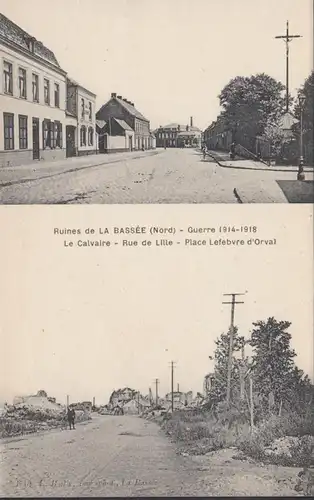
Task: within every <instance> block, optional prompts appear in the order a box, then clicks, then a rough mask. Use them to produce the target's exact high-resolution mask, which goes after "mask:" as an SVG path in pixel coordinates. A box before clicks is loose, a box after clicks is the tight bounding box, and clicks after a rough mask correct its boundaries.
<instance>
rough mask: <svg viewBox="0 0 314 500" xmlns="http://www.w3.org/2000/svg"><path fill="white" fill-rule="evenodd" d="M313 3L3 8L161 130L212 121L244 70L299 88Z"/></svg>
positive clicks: (92, 1)
mask: <svg viewBox="0 0 314 500" xmlns="http://www.w3.org/2000/svg"><path fill="white" fill-rule="evenodd" d="M312 3H313V2H312V0H262V1H260V0H193V2H192V1H191V0H84V1H83V0H81V1H79V0H66V1H65V0H54V1H53V2H50V3H47V2H43V1H42V0H28V1H27V2H25V0H0V10H1V12H3V13H4V14H5V15H6V16H8V17H9V18H11V19H12V20H13V21H14V22H16V23H17V24H18V25H20V26H21V27H22V28H24V29H25V30H26V31H28V32H29V33H31V34H32V35H34V36H35V37H36V38H37V39H39V40H41V41H42V42H43V43H44V44H45V45H47V46H48V47H49V48H50V49H51V50H53V51H54V52H55V54H56V57H57V59H58V60H59V63H60V64H61V66H62V67H63V68H64V69H65V70H66V71H67V72H68V73H69V75H70V76H72V78H74V79H75V80H78V81H79V82H81V84H82V85H84V86H86V87H88V88H89V89H90V90H92V91H93V92H94V93H96V94H97V96H98V97H97V105H98V107H100V106H101V105H102V104H103V103H104V102H106V101H107V99H108V98H109V96H110V93H111V92H117V93H118V94H121V95H123V96H124V97H126V98H127V99H130V100H131V101H133V102H135V104H136V106H137V107H138V109H139V110H140V111H141V112H142V113H143V114H144V115H145V116H146V117H147V118H148V119H150V121H151V127H152V128H155V127H158V126H159V125H160V124H166V123H169V122H173V121H178V122H181V123H187V122H188V120H189V117H190V116H191V115H193V116H194V123H195V124H196V125H198V126H199V127H201V128H205V127H206V126H207V125H209V124H210V123H211V122H212V121H213V120H215V118H216V116H217V114H218V113H219V103H218V99H217V96H218V94H219V92H220V90H221V89H222V88H223V86H224V85H225V84H227V83H228V81H229V80H230V79H231V78H233V77H235V76H237V75H250V74H254V73H258V72H265V73H268V74H269V75H271V76H273V77H274V78H276V79H279V80H281V81H283V82H285V46H284V42H283V41H281V40H275V39H274V36H276V35H284V34H285V29H286V21H287V20H290V27H291V33H293V34H301V35H303V38H301V39H297V40H295V41H293V43H291V80H290V88H291V91H292V92H293V93H295V90H296V88H298V87H299V86H300V85H301V84H302V83H303V81H304V80H305V78H306V77H307V76H308V75H309V73H310V71H311V68H312V67H313V56H312V46H313V41H312V38H313V27H312V20H313V15H312V14H311V5H312Z"/></svg>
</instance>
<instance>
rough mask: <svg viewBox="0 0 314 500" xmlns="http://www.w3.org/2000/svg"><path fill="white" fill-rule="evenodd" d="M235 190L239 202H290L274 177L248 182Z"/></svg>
mask: <svg viewBox="0 0 314 500" xmlns="http://www.w3.org/2000/svg"><path fill="white" fill-rule="evenodd" d="M233 192H234V195H235V197H236V198H237V200H238V202H239V203H288V200H287V198H286V197H285V195H284V193H283V191H282V190H281V189H280V187H279V185H278V184H277V182H276V181H275V180H274V179H269V180H260V181H254V182H248V183H245V184H242V185H241V186H238V187H236V188H234V190H233Z"/></svg>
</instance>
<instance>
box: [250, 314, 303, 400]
mask: <svg viewBox="0 0 314 500" xmlns="http://www.w3.org/2000/svg"><path fill="white" fill-rule="evenodd" d="M253 326H254V328H253V330H252V333H251V340H250V345H251V346H252V347H253V359H252V365H253V378H254V387H255V390H256V391H257V392H258V394H259V398H260V401H261V405H262V407H263V408H264V409H266V408H267V407H268V409H269V410H270V409H272V408H277V409H278V407H279V406H280V405H283V406H285V407H287V408H288V407H289V408H291V402H292V401H294V400H295V398H297V397H299V395H300V389H301V386H302V384H303V383H306V382H304V380H303V378H302V377H303V372H301V371H300V370H298V369H297V367H296V366H295V364H294V357H295V356H296V353H295V351H294V350H293V349H291V347H290V341H291V334H290V333H289V332H288V331H287V330H288V328H290V326H291V323H290V322H289V321H277V320H276V319H275V318H273V317H271V318H268V319H267V321H257V322H256V323H253Z"/></svg>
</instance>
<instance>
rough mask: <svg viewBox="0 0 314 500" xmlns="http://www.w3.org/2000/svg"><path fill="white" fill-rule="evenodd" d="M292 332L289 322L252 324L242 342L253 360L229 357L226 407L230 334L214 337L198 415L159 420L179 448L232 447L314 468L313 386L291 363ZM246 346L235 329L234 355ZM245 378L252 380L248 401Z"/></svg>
mask: <svg viewBox="0 0 314 500" xmlns="http://www.w3.org/2000/svg"><path fill="white" fill-rule="evenodd" d="M290 328H291V323H290V322H288V321H277V320H276V319H275V318H273V317H270V318H268V319H267V320H266V321H257V322H255V323H253V328H252V331H251V335H250V338H249V340H248V341H246V343H249V344H250V346H251V348H252V356H251V359H250V360H249V359H248V358H247V357H245V356H244V357H243V359H242V360H241V361H240V360H239V359H236V356H234V359H233V367H232V384H231V389H232V390H231V402H230V404H229V405H227V403H226V387H227V366H228V354H229V340H230V332H228V333H223V334H222V335H221V336H220V337H219V338H218V339H217V341H216V351H215V362H216V363H215V371H214V377H213V384H212V388H211V390H210V392H209V395H208V400H207V404H205V405H204V406H203V407H202V408H201V409H199V410H198V412H196V411H195V410H194V411H193V412H190V411H181V412H174V413H173V414H172V415H167V417H166V418H163V420H162V426H163V428H164V430H165V432H166V433H168V434H169V436H170V437H171V438H172V439H174V440H175V441H176V442H178V443H179V446H180V447H181V449H182V450H186V451H188V453H190V454H191V453H192V454H193V453H194V454H204V453H207V452H209V451H214V450H217V449H220V448H230V447H236V448H237V449H238V450H239V451H241V452H242V453H244V454H245V455H246V456H250V457H253V458H254V459H258V460H262V461H263V462H265V463H274V464H282V465H297V466H308V465H310V464H312V465H314V405H313V385H312V384H311V382H310V380H309V378H308V377H307V376H306V375H304V373H303V372H302V371H301V370H299V369H298V367H297V366H296V365H295V362H294V358H295V356H296V354H295V352H294V350H293V349H292V348H291V345H290V343H291V334H290V333H289V331H288V330H289V329H290ZM244 343H245V342H244V338H243V337H241V336H240V335H239V334H238V331H237V329H235V335H234V354H236V353H237V351H240V350H241V349H242V347H243V345H244ZM241 368H242V369H243V368H245V371H246V373H247V372H249V374H250V375H249V376H248V377H246V379H245V384H244V396H245V397H244V398H241V397H240V373H241ZM243 373H244V372H243ZM249 377H251V378H252V380H253V397H252V401H251V400H250V397H249V390H248V385H249V384H248V378H249ZM252 403H253V412H254V413H253V416H254V423H253V427H252V426H251V411H250V410H251V404H252Z"/></svg>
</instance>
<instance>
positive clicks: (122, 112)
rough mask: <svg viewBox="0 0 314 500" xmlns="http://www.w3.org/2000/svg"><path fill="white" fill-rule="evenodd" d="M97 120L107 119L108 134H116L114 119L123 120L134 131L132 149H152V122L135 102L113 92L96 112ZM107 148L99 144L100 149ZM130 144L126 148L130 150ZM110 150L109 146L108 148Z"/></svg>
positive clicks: (101, 150)
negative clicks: (138, 108)
mask: <svg viewBox="0 0 314 500" xmlns="http://www.w3.org/2000/svg"><path fill="white" fill-rule="evenodd" d="M96 119H97V121H105V122H106V127H107V129H106V130H107V132H106V133H107V134H108V135H109V136H114V133H115V131H114V129H113V127H114V125H113V123H114V122H113V120H114V119H116V120H122V121H123V122H125V123H126V124H127V125H128V126H129V127H130V128H131V129H132V130H133V131H134V143H132V145H131V150H141V149H152V147H153V140H152V137H151V132H150V123H149V120H148V119H147V118H145V117H144V116H143V115H142V113H140V112H139V111H138V110H137V109H136V108H135V105H134V102H132V101H129V100H128V99H125V98H124V97H122V96H121V95H117V94H116V93H114V92H113V93H112V94H111V98H110V99H109V101H108V102H106V103H105V104H104V105H103V106H102V107H101V108H100V109H99V110H98V111H97V113H96ZM103 149H106V148H105V147H103V146H102V144H101V143H100V144H99V151H100V152H105V151H103ZM129 149H130V147H129V146H128V147H127V148H126V150H129ZM107 150H108V148H107Z"/></svg>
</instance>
